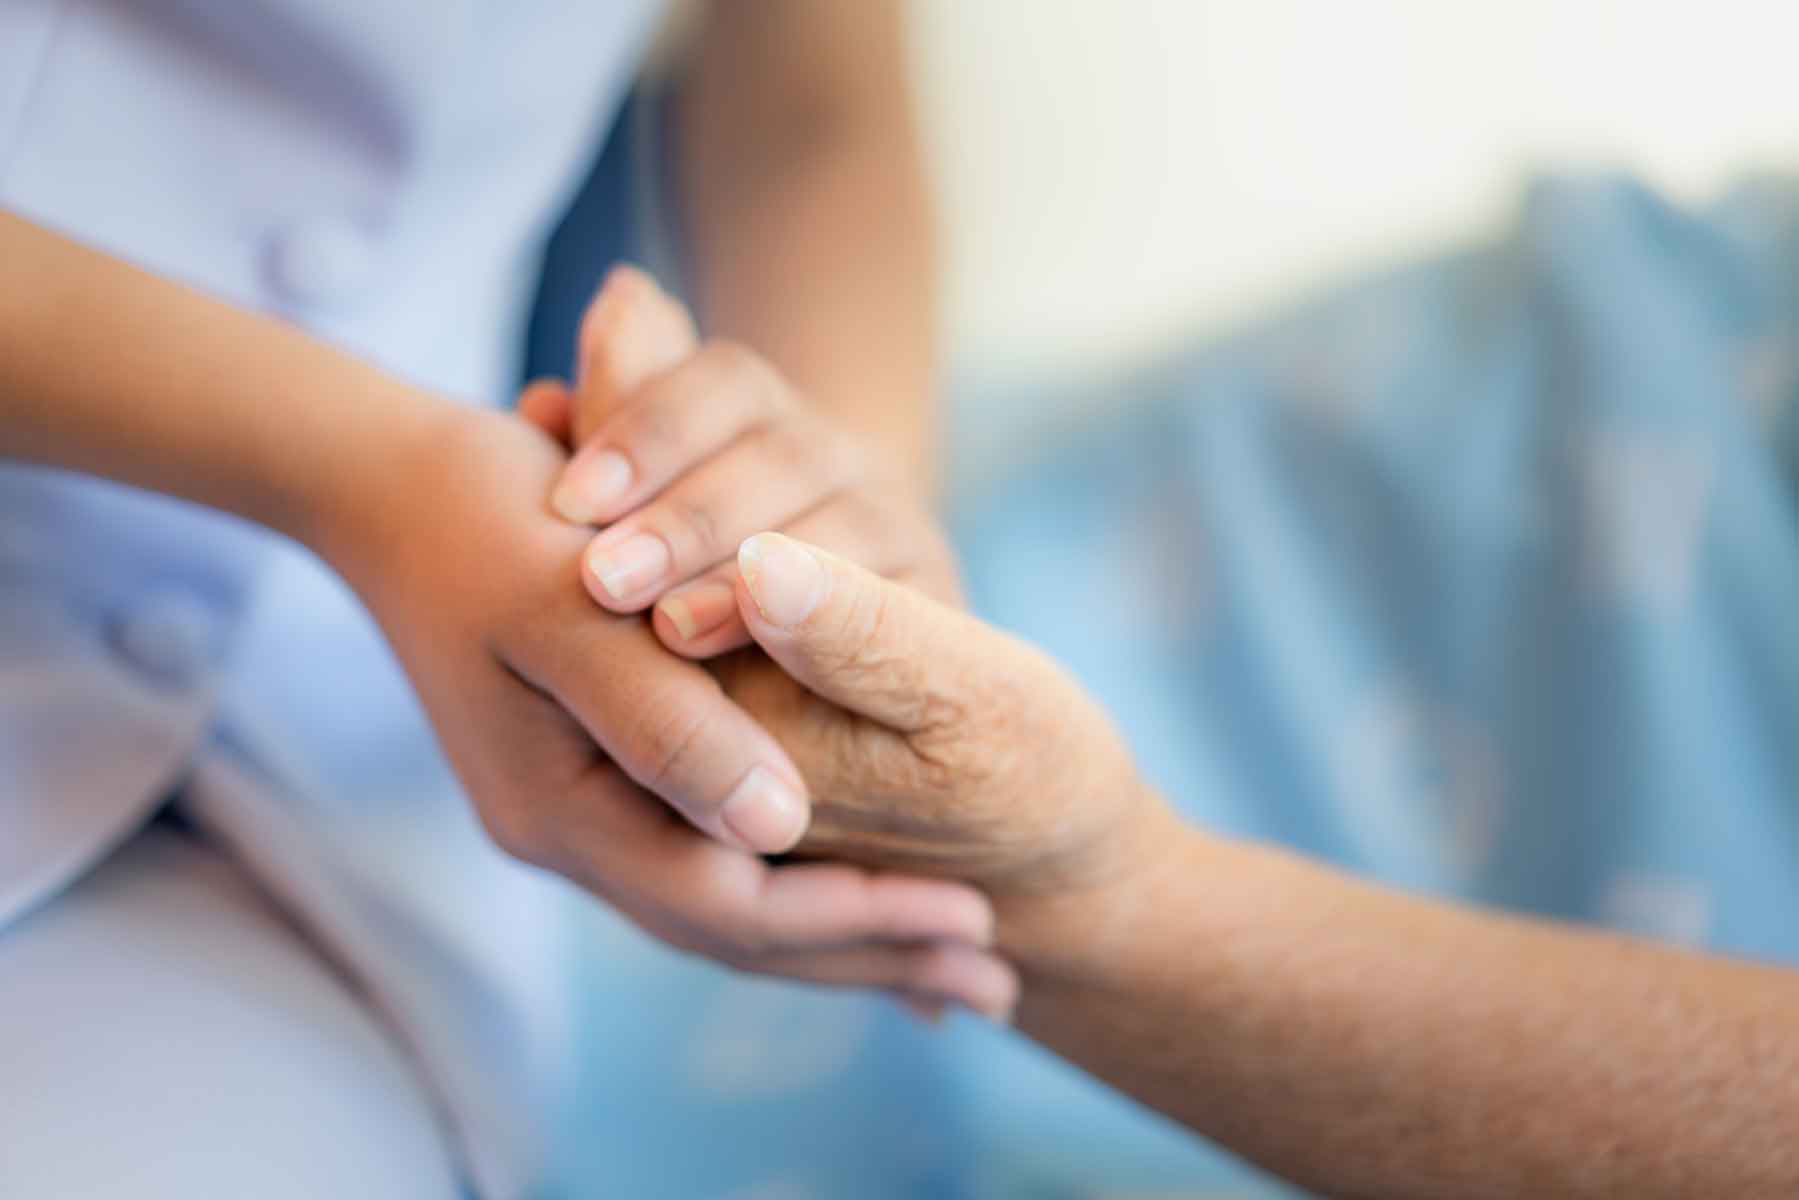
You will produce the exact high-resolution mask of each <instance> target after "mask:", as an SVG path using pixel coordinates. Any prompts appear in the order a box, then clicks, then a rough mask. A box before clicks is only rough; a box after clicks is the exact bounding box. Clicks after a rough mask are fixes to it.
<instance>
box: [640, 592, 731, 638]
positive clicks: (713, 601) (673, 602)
mask: <svg viewBox="0 0 1799 1200" xmlns="http://www.w3.org/2000/svg"><path fill="white" fill-rule="evenodd" d="M656 607H657V608H659V609H661V610H662V615H663V616H665V617H667V618H668V619H669V623H670V624H672V625H673V626H674V627H675V632H676V633H679V634H680V635H681V640H682V641H684V642H691V641H693V640H694V639H695V638H697V637H702V636H704V635H705V634H708V633H711V632H712V631H713V630H714V629H717V628H718V627H719V626H721V625H723V624H724V623H725V622H726V621H729V620H730V619H731V616H732V614H733V613H735V612H736V611H737V597H736V596H734V595H732V594H731V589H730V587H729V586H728V585H726V584H722V583H707V584H702V585H701V586H699V587H696V588H692V589H690V590H688V591H685V592H682V593H680V594H679V595H675V596H664V597H663V598H662V602H661V603H660V604H658V605H657V606H656Z"/></svg>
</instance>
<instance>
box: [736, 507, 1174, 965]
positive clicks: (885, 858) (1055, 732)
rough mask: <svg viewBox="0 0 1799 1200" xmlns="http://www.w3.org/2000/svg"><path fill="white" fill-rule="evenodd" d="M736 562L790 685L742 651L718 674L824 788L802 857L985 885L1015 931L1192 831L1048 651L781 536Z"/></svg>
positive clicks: (762, 642) (1156, 858)
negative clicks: (1151, 786) (1144, 779)
mask: <svg viewBox="0 0 1799 1200" xmlns="http://www.w3.org/2000/svg"><path fill="white" fill-rule="evenodd" d="M739 561H740V564H741V578H740V580H739V582H738V584H737V600H738V607H739V611H740V612H741V614H742V616H743V619H744V621H745V625H746V627H747V628H748V629H749V631H750V633H751V635H752V636H753V637H754V638H755V640H756V642H757V644H758V645H759V646H761V647H762V649H763V650H764V651H766V652H767V654H768V656H769V657H770V658H773V659H774V660H775V661H776V662H778V663H779V664H780V665H781V666H782V667H783V668H784V669H785V670H786V672H787V673H788V675H790V676H791V678H792V681H794V682H790V681H787V680H782V679H780V678H777V677H771V676H770V675H769V674H768V673H767V672H766V671H762V670H758V669H756V668H755V664H754V663H751V662H747V661H745V660H744V659H743V658H741V657H739V658H734V659H731V660H727V661H726V662H724V663H722V664H720V676H721V678H722V679H723V680H724V684H725V690H726V693H727V694H729V695H731V696H732V697H733V698H734V699H736V700H737V701H738V702H739V703H740V704H742V705H743V706H744V707H745V709H746V710H747V711H749V712H751V713H753V714H755V716H756V717H757V719H758V720H760V721H761V722H762V723H763V725H764V726H765V727H766V728H768V729H769V730H770V731H771V732H772V733H773V734H774V735H775V736H776V738H777V739H779V740H780V742H781V743H782V745H783V746H785V747H786V748H787V750H788V752H789V753H790V754H792V755H793V757H794V760H795V761H796V762H797V763H798V764H799V766H800V769H801V771H802V772H803V773H804V774H805V776H806V780H807V783H808V785H809V786H810V788H811V789H812V794H813V796H814V797H815V800H814V805H815V807H814V814H813V823H812V827H811V829H810V830H809V831H808V833H807V836H806V839H805V841H804V842H803V843H802V844H801V846H800V848H799V852H800V853H802V854H805V855H817V856H823V857H830V858H833V859H841V860H848V861H854V862H862V863H868V864H873V865H877V866H881V867H887V868H893V869H899V870H905V871H911V872H919V873H925V874H935V875H944V876H951V877H954V878H957V879H964V880H969V881H971V882H974V883H977V884H979V885H980V886H981V887H982V888H983V889H984V890H986V891H987V892H988V893H989V894H990V895H991V896H992V897H993V898H994V901H995V903H996V906H997V908H998V911H999V914H1000V917H1001V933H1002V939H1004V938H1005V937H1006V935H1008V934H1011V935H1014V941H1015V942H1016V941H1017V940H1018V939H1025V940H1029V939H1031V938H1034V937H1037V936H1039V935H1043V936H1052V935H1051V933H1050V930H1049V929H1048V927H1047V926H1046V925H1045V924H1044V923H1043V922H1042V921H1040V920H1039V919H1038V916H1039V914H1041V913H1044V912H1047V911H1049V910H1051V909H1058V910H1066V909H1067V907H1068V906H1069V904H1070V903H1071V902H1075V903H1078V902H1079V901H1080V900H1081V899H1082V898H1083V897H1088V898H1091V897H1093V896H1094V895H1096V894H1097V893H1099V892H1103V891H1106V890H1107V889H1111V888H1113V887H1114V885H1117V884H1119V883H1121V882H1123V881H1125V880H1127V879H1130V878H1132V877H1133V876H1140V875H1141V874H1142V873H1144V872H1147V871H1150V870H1153V869H1155V867H1156V866H1157V864H1158V863H1159V862H1160V861H1161V859H1162V858H1163V857H1164V851H1165V850H1166V849H1167V848H1168V847H1170V846H1173V845H1176V844H1179V843H1181V842H1182V841H1183V839H1185V838H1187V837H1188V836H1189V832H1188V831H1187V830H1186V829H1185V827H1184V826H1181V825H1180V823H1179V820H1178V818H1177V817H1176V816H1175V815H1174V814H1173V812H1172V811H1171V810H1169V809H1168V808H1167V807H1166V806H1165V805H1164V804H1163V803H1162V801H1161V800H1160V799H1159V798H1158V797H1157V796H1156V795H1155V794H1154V793H1153V792H1152V791H1151V790H1150V789H1149V788H1147V787H1146V786H1145V785H1144V783H1143V782H1142V780H1141V779H1140V778H1139V776H1138V774H1137V771H1136V769H1135V767H1134V766H1133V764H1132V762H1131V758H1130V755H1129V752H1128V751H1127V750H1126V748H1125V746H1124V743H1123V742H1122V740H1121V739H1120V738H1119V737H1118V735H1117V734H1116V733H1115V732H1114V730H1113V729H1112V726H1111V724H1110V722H1109V721H1108V720H1107V718H1106V716H1105V714H1104V713H1102V712H1101V711H1100V710H1099V709H1098V708H1097V707H1096V706H1095V705H1094V704H1093V702H1092V701H1091V700H1089V699H1088V698H1087V697H1086V695H1085V694H1084V693H1083V692H1082V691H1081V690H1080V688H1079V687H1078V686H1077V685H1076V684H1075V683H1074V682H1073V681H1072V680H1071V679H1069V678H1068V676H1067V675H1066V674H1064V673H1063V672H1062V671H1061V670H1060V669H1059V668H1058V667H1056V666H1055V664H1054V663H1052V662H1051V661H1050V660H1049V659H1048V658H1046V657H1045V656H1044V655H1042V654H1041V653H1039V652H1038V651H1037V650H1035V649H1033V648H1031V647H1030V646H1027V645H1025V644H1024V643H1022V642H1019V641H1017V640H1016V639H1014V638H1011V637H1009V636H1007V635H1006V634H1003V633H1001V632H999V631H998V630H995V629H993V628H991V627H989V626H986V625H984V624H982V623H981V622H980V621H978V620H976V619H975V618H973V617H970V616H968V615H966V614H964V613H960V612H957V611H955V610H952V609H950V608H948V607H946V606H944V605H942V604H939V603H937V602H935V601H933V600H931V599H930V598H928V597H926V596H923V595H921V594H920V593H918V592H917V591H915V590H913V589H910V588H906V587H902V586H898V585H896V584H894V583H892V582H890V581H888V580H885V579H882V578H880V577H879V576H877V575H875V574H874V573H872V572H869V571H866V570H863V569H861V568H859V567H857V566H854V565H853V564H851V563H848V562H846V561H844V560H843V559H841V558H838V557H837V556H835V555H832V554H829V553H827V552H825V551H822V550H819V549H818V548H816V547H811V546H807V545H805V544H803V543H800V542H797V541H795V540H793V539H791V538H787V537H783V536H781V535H779V534H760V535H758V536H756V537H753V538H751V539H749V540H748V541H747V542H745V543H744V546H743V549H742V551H741V552H740V555H739ZM795 682H797V684H798V685H803V687H801V686H795ZM1005 947H1006V942H1005V941H1004V940H1002V949H1004V948H1005ZM1031 949H1033V950H1035V949H1038V947H1031Z"/></svg>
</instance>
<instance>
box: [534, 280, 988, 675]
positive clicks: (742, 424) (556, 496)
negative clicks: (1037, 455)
mask: <svg viewBox="0 0 1799 1200" xmlns="http://www.w3.org/2000/svg"><path fill="white" fill-rule="evenodd" d="M520 411H521V412H522V413H523V414H524V415H525V416H526V417H527V419H530V420H532V421H533V422H534V423H536V424H538V425H539V426H540V427H541V428H543V429H545V430H546V431H547V432H550V433H552V434H553V435H559V436H563V437H566V438H567V439H568V440H569V441H570V442H571V444H572V445H573V446H574V447H575V448H576V453H575V456H574V458H573V459H572V460H571V461H570V463H569V465H568V467H567V469H566V470H565V471H564V472H563V474H562V477H561V479H560V480H559V481H558V483H557V485H556V487H555V489H554V491H553V493H552V497H551V503H552V505H553V507H554V508H555V509H556V511H558V512H559V513H561V514H562V515H563V516H564V517H565V518H566V519H568V520H570V521H572V522H576V523H578V524H591V525H605V526H606V528H605V529H603V530H602V531H601V532H600V533H599V534H598V535H597V536H595V537H594V539H593V543H592V545H591V546H589V547H588V550H587V554H586V559H585V569H584V570H583V572H582V581H583V583H585V584H586V586H587V589H588V591H589V592H590V593H591V594H592V595H593V598H594V599H595V600H596V601H597V602H598V603H599V604H600V605H601V606H602V607H604V608H606V609H607V610H609V611H611V612H616V613H634V612H641V611H643V610H644V609H647V608H650V607H651V606H652V605H653V606H654V616H653V620H654V625H655V629H656V632H657V634H658V636H660V637H661V639H662V641H663V642H664V644H665V645H667V646H668V647H669V649H671V650H673V651H675V652H676V653H677V654H682V655H685V656H687V657H691V658H706V657H711V656H713V655H716V654H720V653H723V652H724V651H727V650H731V649H735V648H737V647H740V646H743V645H747V644H748V641H749V637H748V634H747V633H746V632H745V630H744V627H743V623H742V621H741V620H740V619H739V618H738V615H737V607H736V603H735V601H734V600H733V599H732V595H731V581H732V579H733V578H734V576H735V574H736V566H735V563H734V560H735V556H736V553H737V546H738V544H739V543H740V542H741V541H742V540H743V539H744V538H746V537H748V536H749V535H750V534H752V533H755V532H758V531H759V530H763V529H780V530H783V531H785V532H788V533H791V534H792V535H793V536H795V537H798V538H803V539H805V540H807V541H809V542H812V543H815V544H818V545H822V546H825V547H827V548H829V549H831V550H834V551H836V552H837V553H839V554H842V555H844V556H845V557H847V558H850V559H852V560H854V561H856V562H859V563H861V564H863V565H864V566H867V567H869V568H870V569H872V570H875V571H878V572H880V573H881V574H883V575H885V576H888V577H889V578H893V579H898V580H902V581H904V582H906V583H909V584H911V585H913V586H915V587H918V588H921V589H922V590H924V591H926V592H928V593H930V594H932V595H935V596H937V597H939V598H941V599H945V600H953V599H955V598H956V597H957V595H958V585H957V580H956V570H955V563H954V559H953V557H952V556H951V554H950V550H949V546H948V543H947V541H946V540H945V538H944V536H943V534H942V533H941V531H940V530H939V529H938V528H937V525H936V523H935V522H934V521H933V520H932V518H931V516H930V514H929V512H928V511H927V509H926V507H925V505H924V504H923V503H922V501H921V499H920V498H919V497H918V496H917V495H916V494H914V491H913V489H912V487H911V486H910V485H909V484H907V483H906V482H905V480H904V473H903V472H902V471H901V470H900V469H899V468H898V467H897V465H895V464H893V463H891V462H889V461H888V460H887V459H886V458H885V457H884V456H883V455H882V453H881V452H880V451H879V450H878V449H877V448H876V447H874V446H873V445H872V444H871V443H870V442H868V441H867V440H866V439H860V438H857V437H856V436H854V435H852V434H851V433H849V432H847V431H845V430H842V429H839V428H837V427H836V426H835V425H833V424H832V423H830V422H829V421H827V420H826V419H825V418H824V417H823V416H821V415H819V414H818V413H816V412H815V411H813V410H812V409H811V408H810V407H809V406H808V404H807V402H806V400H805V399H804V397H802V396H800V395H799V394H798V393H796V392H795V390H794V389H793V387H792V386H790V385H789V384H788V382H787V381H786V380H785V379H783V378H782V376H781V375H780V373H779V372H778V371H777V370H776V369H775V368H774V367H772V366H771V365H769V363H768V362H766V361H765V360H764V359H762V358H761V357H759V356H758V355H756V354H755V353H754V352H753V351H750V350H747V349H745V348H744V347H742V346H739V345H736V344H734V343H729V342H716V341H715V342H708V343H704V344H702V343H700V341H699V340H698V338H697V336H696V334H695V331H694V326H693V322H692V319H691V318H690V317H689V316H688V314H687V312H686V310H685V309H684V308H683V307H682V306H681V305H680V303H679V302H677V301H676V300H674V299H673V298H672V297H670V296H668V295H667V294H666V293H664V292H663V291H662V290H661V289H660V288H659V287H658V286H657V285H656V283H655V282H654V281H653V280H651V279H650V278H649V276H647V275H645V274H644V273H643V272H641V271H638V270H636V269H634V268H630V267H620V268H617V269H615V270H614V271H613V272H612V273H611V275H610V276H609V277H608V278H607V280H606V283H605V285H604V286H603V287H602V288H601V290H600V293H599V294H598V296H597V297H596V298H595V300H594V302H593V304H592V306H591V307H590V308H589V310H588V312H587V314H586V317H585V319H584V320H583V322H582V327H581V337H580V361H579V363H578V366H577V372H576V381H575V385H574V388H573V390H572V391H571V390H570V389H569V388H568V387H566V386H564V385H562V384H559V383H553V382H540V383H537V384H534V385H533V386H532V387H531V388H529V389H527V391H526V393H525V395H524V396H523V397H522V398H521V400H520Z"/></svg>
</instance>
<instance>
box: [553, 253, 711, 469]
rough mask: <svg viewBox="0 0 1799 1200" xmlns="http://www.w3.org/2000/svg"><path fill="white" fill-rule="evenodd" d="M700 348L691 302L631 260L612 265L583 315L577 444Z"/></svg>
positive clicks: (577, 374)
mask: <svg viewBox="0 0 1799 1200" xmlns="http://www.w3.org/2000/svg"><path fill="white" fill-rule="evenodd" d="M698 348H699V334H698V333H697V332H696V331H695V329H694V325H693V317H692V316H690V315H689V314H688V312H687V309H686V307H685V306H684V305H683V304H682V303H681V302H680V301H679V300H676V299H675V298H674V297H673V296H670V295H669V294H668V293H667V292H665V291H663V290H662V289H661V288H660V287H659V286H657V284H656V281H655V279H653V278H651V276H650V275H649V273H648V272H646V271H641V270H639V269H638V268H636V267H633V266H630V265H629V264H623V265H620V266H616V267H614V268H612V270H611V271H610V272H608V273H607V275H606V281H605V282H604V283H603V284H601V285H600V290H599V292H598V293H597V294H596V295H595V296H594V298H593V303H592V304H590V305H588V308H587V312H586V314H585V315H583V316H582V318H581V332H580V344H579V346H578V347H577V354H578V359H577V361H576V364H575V411H574V434H575V448H576V449H580V448H581V447H582V446H584V445H586V443H587V440H588V438H590V437H592V436H593V434H594V431H595V430H597V429H598V428H599V427H600V425H601V423H602V422H604V421H605V419H606V418H607V417H609V416H611V415H612V414H613V413H615V412H617V411H618V409H619V407H620V406H621V405H623V404H624V402H625V399H626V397H628V396H629V395H630V394H631V393H632V392H635V391H636V390H637V389H638V388H640V387H642V386H643V385H644V384H646V383H648V382H649V381H650V380H651V379H653V378H655V377H656V376H657V375H660V374H661V373H662V372H664V371H666V370H668V369H669V368H670V367H672V366H674V365H675V364H676V363H678V362H680V361H681V360H682V359H684V358H686V357H687V356H688V355H690V354H692V353H693V352H694V351H695V350H696V349H698Z"/></svg>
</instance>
